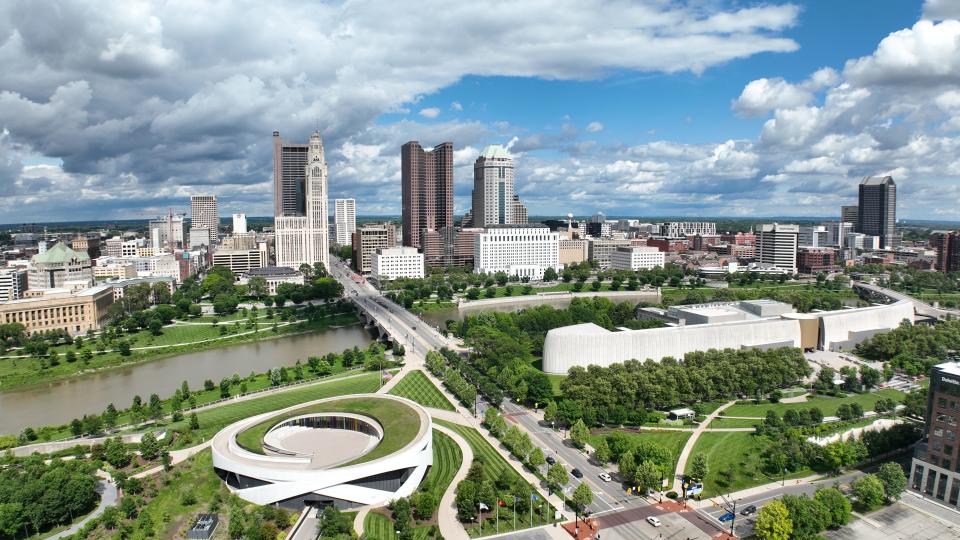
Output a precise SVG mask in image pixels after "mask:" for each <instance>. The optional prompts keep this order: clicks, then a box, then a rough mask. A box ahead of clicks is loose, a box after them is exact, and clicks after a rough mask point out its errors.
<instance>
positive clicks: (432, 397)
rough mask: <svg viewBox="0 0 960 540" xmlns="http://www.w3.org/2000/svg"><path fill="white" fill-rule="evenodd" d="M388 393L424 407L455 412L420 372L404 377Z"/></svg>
mask: <svg viewBox="0 0 960 540" xmlns="http://www.w3.org/2000/svg"><path fill="white" fill-rule="evenodd" d="M390 393H391V394H393V395H395V396H400V397H405V398H407V399H410V400H413V401H416V402H417V403H419V404H420V405H423V406H424V407H433V408H434V409H443V410H445V411H453V410H456V409H454V408H453V405H451V404H450V400H448V399H447V398H446V396H444V395H443V393H442V392H441V391H440V390H439V389H437V387H436V386H434V384H433V383H432V382H430V379H428V378H427V376H426V375H425V374H424V373H423V372H422V371H420V370H414V371H411V372H410V373H407V374H406V375H404V376H403V378H402V379H400V381H399V382H398V383H397V384H396V385H395V386H394V387H393V388H392V389H391V390H390Z"/></svg>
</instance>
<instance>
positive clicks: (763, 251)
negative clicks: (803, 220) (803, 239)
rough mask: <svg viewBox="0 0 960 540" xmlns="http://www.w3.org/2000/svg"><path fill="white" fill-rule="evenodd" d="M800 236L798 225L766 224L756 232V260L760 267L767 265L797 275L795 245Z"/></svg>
mask: <svg viewBox="0 0 960 540" xmlns="http://www.w3.org/2000/svg"><path fill="white" fill-rule="evenodd" d="M799 236H800V227H799V226H798V225H784V224H780V223H766V224H763V225H761V226H760V229H759V230H758V231H757V260H758V262H759V263H760V264H761V265H769V266H773V267H776V268H780V269H783V270H786V271H788V272H790V273H793V274H796V273H797V244H798V241H799Z"/></svg>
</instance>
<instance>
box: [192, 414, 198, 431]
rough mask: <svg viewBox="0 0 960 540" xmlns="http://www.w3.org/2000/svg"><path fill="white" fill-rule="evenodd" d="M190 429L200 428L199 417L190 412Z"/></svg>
mask: <svg viewBox="0 0 960 540" xmlns="http://www.w3.org/2000/svg"><path fill="white" fill-rule="evenodd" d="M190 429H191V430H195V429H200V419H199V418H197V413H190Z"/></svg>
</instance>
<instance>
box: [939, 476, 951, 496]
mask: <svg viewBox="0 0 960 540" xmlns="http://www.w3.org/2000/svg"><path fill="white" fill-rule="evenodd" d="M949 481H950V477H949V476H947V475H945V474H943V473H940V483H938V484H937V498H938V499H940V500H941V501H942V500H943V498H944V497H946V495H947V482H949Z"/></svg>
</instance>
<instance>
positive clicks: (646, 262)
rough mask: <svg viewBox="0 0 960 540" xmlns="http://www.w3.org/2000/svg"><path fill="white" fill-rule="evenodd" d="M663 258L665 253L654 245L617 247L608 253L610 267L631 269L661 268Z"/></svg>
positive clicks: (664, 258)
mask: <svg viewBox="0 0 960 540" xmlns="http://www.w3.org/2000/svg"><path fill="white" fill-rule="evenodd" d="M665 260H666V254H665V253H664V252H662V251H660V250H659V249H657V248H655V247H649V246H628V247H618V248H617V250H616V251H614V252H613V253H611V254H610V268H611V269H613V270H632V271H636V270H649V269H650V268H663V265H664V262H665Z"/></svg>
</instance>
